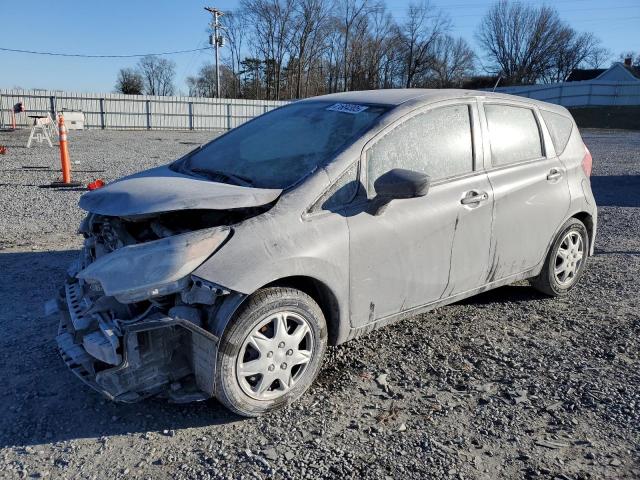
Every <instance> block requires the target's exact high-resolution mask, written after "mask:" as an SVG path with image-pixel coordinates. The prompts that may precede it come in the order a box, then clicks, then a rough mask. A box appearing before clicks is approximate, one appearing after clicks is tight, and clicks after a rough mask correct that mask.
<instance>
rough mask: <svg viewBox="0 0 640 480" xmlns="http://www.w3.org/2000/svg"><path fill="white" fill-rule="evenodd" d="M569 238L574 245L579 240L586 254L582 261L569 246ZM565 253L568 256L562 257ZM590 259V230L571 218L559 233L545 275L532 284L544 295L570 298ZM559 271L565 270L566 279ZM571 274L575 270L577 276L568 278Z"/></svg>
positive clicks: (541, 273)
mask: <svg viewBox="0 0 640 480" xmlns="http://www.w3.org/2000/svg"><path fill="white" fill-rule="evenodd" d="M568 238H572V240H571V241H574V242H576V243H577V239H579V242H580V247H578V248H580V250H581V252H582V254H581V257H580V258H578V257H579V255H578V252H577V250H575V249H573V246H572V245H571V244H569V243H567V242H569V241H568V240H567V239H568ZM574 246H575V245H574ZM561 251H563V252H564V253H562V254H561V253H560V252H561ZM563 256H568V258H567V259H563ZM588 258H589V234H588V232H587V228H586V227H585V226H584V223H582V222H581V221H580V220H578V219H576V218H571V219H569V220H568V221H567V222H566V223H565V224H564V225H563V226H562V228H561V229H560V233H558V235H557V236H556V238H555V240H554V241H553V244H552V245H551V248H550V249H549V253H548V254H547V257H546V259H545V263H544V266H543V267H542V271H541V272H540V274H539V275H538V276H537V277H535V278H534V279H533V280H531V284H532V285H533V287H534V288H536V289H537V290H539V291H541V292H542V293H546V294H547V295H550V296H553V297H558V296H561V295H566V294H567V293H569V291H570V290H571V289H573V288H574V287H575V286H576V285H577V284H578V282H579V281H580V278H581V277H582V274H583V273H584V270H585V268H586V266H587V259H588ZM558 262H560V263H558ZM571 264H573V267H571ZM556 268H557V269H559V270H563V272H564V278H563V274H562V273H561V274H557V273H556ZM570 270H573V274H567V272H568V271H570ZM563 280H564V281H563Z"/></svg>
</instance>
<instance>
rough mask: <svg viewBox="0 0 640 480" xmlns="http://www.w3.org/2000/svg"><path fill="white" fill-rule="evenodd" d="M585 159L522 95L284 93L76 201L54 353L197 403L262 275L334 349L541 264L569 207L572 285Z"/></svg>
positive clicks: (589, 212)
mask: <svg viewBox="0 0 640 480" xmlns="http://www.w3.org/2000/svg"><path fill="white" fill-rule="evenodd" d="M265 139H272V140H273V141H271V140H265ZM587 158H588V165H585V162H586V161H587V160H586V159H587ZM590 161H591V160H590V156H589V154H588V151H586V150H585V147H584V144H583V143H582V139H581V138H580V134H579V132H578V129H577V127H576V125H575V123H574V121H573V119H572V118H571V116H570V114H569V113H568V112H567V111H566V110H565V109H564V108H562V107H559V106H556V105H550V104H546V103H542V102H537V101H532V100H528V99H523V98H519V97H512V96H508V95H499V94H490V93H484V92H473V91H464V90H437V91H436V90H411V89H410V90H392V91H370V92H351V93H344V94H334V95H329V96H324V97H317V98H314V99H309V100H304V101H300V102H296V103H294V104H291V105H289V106H286V107H282V108H280V109H278V110H275V111H273V112H270V113H268V114H265V115H263V116H261V117H258V118H257V119H254V120H253V121H251V122H248V123H246V124H245V125H243V126H241V127H239V128H237V129H235V130H232V131H230V132H229V133H227V134H226V135H223V136H222V137H219V138H218V139H215V140H213V141H212V142H210V143H209V144H207V145H204V146H202V147H199V148H198V149H196V150H194V151H193V152H190V153H189V154H187V155H186V156H185V157H184V158H182V159H179V160H178V161H176V162H174V163H172V164H171V165H166V166H162V167H158V168H155V169H151V170H148V171H145V172H141V173H139V174H135V175H132V176H130V177H126V178H124V179H121V180H118V181H116V182H113V183H112V184H109V185H107V186H106V187H105V188H103V189H101V190H97V191H94V192H89V193H87V194H85V195H84V196H83V197H82V199H81V201H80V207H81V208H83V209H85V210H87V211H88V215H87V217H86V219H85V221H84V222H83V224H82V226H81V228H80V232H81V233H82V234H83V235H84V237H85V246H84V249H83V251H82V254H81V256H80V258H79V259H78V261H77V262H75V263H74V265H72V266H71V267H70V269H69V272H68V278H67V281H66V283H65V286H64V288H63V289H62V291H61V297H60V299H59V304H60V306H61V310H62V321H61V326H60V331H59V334H58V337H57V342H58V346H59V349H60V351H61V354H62V356H63V358H64V360H65V362H66V363H67V365H68V366H69V367H70V368H71V369H72V370H73V371H74V373H76V374H77V375H78V376H80V377H81V378H82V379H83V380H84V381H85V382H86V383H88V384H89V385H91V386H92V387H93V388H95V389H96V390H98V391H100V392H102V393H103V394H105V395H106V396H108V397H109V398H112V399H115V400H118V401H125V402H130V401H137V400H139V399H142V398H145V397H148V396H150V395H157V394H162V395H165V396H168V397H170V398H172V399H173V400H175V401H189V400H197V399H204V398H208V397H211V396H216V395H218V394H219V393H220V392H219V391H217V389H218V388H219V386H217V385H219V384H218V382H216V380H215V379H216V375H220V374H221V372H219V371H217V369H218V367H217V365H218V364H219V362H218V361H219V357H220V349H221V342H224V341H225V335H226V334H227V331H228V330H229V328H230V326H231V325H233V322H234V321H235V319H236V318H237V316H238V315H239V312H241V311H243V308H244V306H245V305H246V304H247V302H248V301H249V299H250V298H251V297H252V296H255V295H256V294H257V292H260V291H264V289H265V288H274V287H278V286H280V287H287V288H290V289H295V290H297V291H300V292H303V293H304V294H305V295H308V297H309V298H310V299H311V300H312V301H313V302H314V304H317V305H318V306H319V308H320V309H321V312H322V313H321V314H322V316H323V322H326V334H327V341H328V343H329V344H333V345H336V344H340V343H343V342H345V341H347V340H350V339H353V338H355V337H357V336H359V335H361V334H363V333H366V332H368V331H371V330H372V329H374V328H377V327H379V326H382V325H385V324H388V323H390V322H392V321H395V320H399V319H401V318H404V317H406V316H411V315H415V314H418V313H422V312H425V311H428V310H430V309H433V308H435V307H437V306H440V305H444V304H448V303H452V302H455V301H458V300H460V299H463V298H466V297H469V296H471V295H474V294H476V293H479V292H482V291H485V290H488V289H491V288H495V287H498V286H501V285H505V284H509V283H512V282H515V281H518V280H522V279H533V278H538V279H539V278H540V276H541V275H543V274H546V273H545V272H546V270H545V265H546V263H545V262H547V261H548V258H549V255H550V250H551V249H553V248H555V247H554V245H555V243H554V242H556V239H557V238H558V235H559V234H560V233H564V232H562V229H563V228H564V226H566V224H567V221H570V220H571V219H574V220H577V221H579V222H580V224H581V225H584V227H585V230H586V232H587V234H586V235H587V236H585V237H584V238H583V239H582V240H580V238H578V237H579V235H578V236H574V237H571V232H569V236H568V237H567V238H568V239H569V240H567V241H568V242H569V244H570V245H569V247H567V246H566V245H568V244H567V242H565V241H564V240H563V239H560V240H558V241H559V242H564V243H561V245H560V247H558V248H559V250H558V251H559V252H561V253H562V252H565V253H562V255H566V252H567V251H569V253H570V255H571V258H572V259H573V260H571V259H570V260H571V261H567V262H566V265H567V268H566V269H565V270H566V271H565V273H564V274H565V277H564V278H565V280H567V282H568V279H570V278H574V280H575V281H577V278H578V277H579V273H581V272H580V268H584V265H582V267H580V261H579V260H576V259H577V258H578V254H580V255H584V260H585V261H586V257H587V256H588V255H589V254H591V253H592V252H593V243H594V238H595V233H596V225H597V210H596V205H595V202H594V199H593V195H592V193H591V188H590V183H589V173H590V172H589V171H588V170H589V169H590ZM409 187H410V188H409ZM572 238H573V239H574V240H575V244H574V243H571V241H572V240H571V239H572ZM578 240H580V241H581V242H583V244H581V245H582V246H583V250H582V253H580V250H579V247H578V246H577V245H578ZM556 243H557V242H556ZM567 248H569V250H567ZM558 258H560V257H558ZM563 258H564V257H563ZM580 258H582V257H580ZM571 262H573V263H571ZM583 263H584V262H583ZM553 265H556V267H557V268H556V270H557V269H558V268H564V267H565V263H564V260H562V259H560V260H559V261H558V262H556V263H555V264H553V263H552V266H553ZM571 265H573V267H571ZM571 268H573V270H571ZM552 270H554V269H553V268H552ZM571 271H573V274H571ZM567 272H569V273H567ZM551 274H553V272H552V273H551ZM561 275H562V274H561ZM571 275H573V277H571ZM557 278H561V277H557ZM560 283H562V282H560ZM566 285H567V286H568V285H571V286H573V284H570V283H566ZM245 310H246V309H245ZM245 313H246V312H245ZM296 315H297V314H296ZM294 316H295V315H294ZM323 325H324V323H323ZM292 328H293V327H292ZM263 330H264V328H263V329H262V330H261V331H263ZM273 338H275V334H274V337H273ZM307 338H311V337H307ZM314 341H315V339H314ZM312 350H313V349H311V348H310V347H309V348H307V350H305V351H309V352H310V351H312ZM268 353H272V352H268ZM260 355H261V354H260ZM277 356H278V352H276V357H277ZM283 358H284V357H283ZM240 360H241V359H240ZM240 360H239V361H240ZM282 365H285V364H284V363H283V364H282ZM282 368H283V369H285V368H286V367H282ZM261 375H262V376H263V377H264V376H265V375H266V374H260V373H258V374H256V375H254V376H252V377H251V378H255V377H258V383H260V380H259V379H260V376H261ZM299 375H300V374H299V373H298V376H299ZM290 378H291V384H293V383H294V381H297V380H296V377H295V372H294V375H293V376H291V377H290ZM275 382H276V383H274V385H276V386H275V387H274V389H273V391H276V390H277V391H280V390H281V391H282V392H286V391H288V390H287V389H288V388H289V387H288V386H287V387H285V386H284V385H281V383H283V382H280V380H276V381H275ZM278 382H280V384H279V383H278ZM262 383H264V382H262ZM249 386H250V387H251V385H249ZM269 388H271V387H269ZM245 391H248V392H249V396H251V390H250V389H249V390H247V389H245ZM275 397H277V395H274V394H270V395H269V396H267V397H264V398H267V399H273V398H275ZM255 398H256V399H259V398H261V397H259V396H257V395H256V397H255ZM256 401H257V400H256ZM288 401H289V400H287V402H288Z"/></svg>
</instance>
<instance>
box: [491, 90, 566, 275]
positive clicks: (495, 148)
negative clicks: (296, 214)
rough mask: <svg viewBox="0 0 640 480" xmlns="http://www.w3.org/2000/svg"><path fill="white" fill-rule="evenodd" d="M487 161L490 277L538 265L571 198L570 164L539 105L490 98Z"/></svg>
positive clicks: (521, 270)
mask: <svg viewBox="0 0 640 480" xmlns="http://www.w3.org/2000/svg"><path fill="white" fill-rule="evenodd" d="M481 104H482V106H483V108H482V109H481V114H482V115H483V119H482V125H483V130H484V139H485V152H486V155H487V157H488V158H485V164H486V165H487V168H488V171H487V173H488V176H489V181H490V182H491V186H492V187H493V193H494V219H493V234H492V242H491V266H490V269H489V271H488V273H487V278H486V281H487V283H490V282H492V281H495V280H499V279H502V278H506V277H509V276H512V275H516V274H519V273H522V272H525V271H527V270H529V269H531V268H533V267H535V266H536V265H538V264H539V263H540V262H541V261H542V260H543V259H544V257H545V255H546V252H547V248H548V246H549V243H550V241H551V239H552V237H553V235H554V234H555V232H556V231H557V229H558V228H559V227H560V225H561V224H562V222H563V221H564V220H565V218H566V215H567V212H568V209H569V205H570V202H571V198H570V194H569V188H568V183H567V174H566V170H565V167H564V166H563V164H562V163H561V162H560V161H559V159H558V158H557V156H556V154H555V151H554V149H553V145H552V143H551V140H550V138H549V135H548V133H547V132H546V129H545V128H543V126H542V125H543V123H542V119H541V118H540V115H539V112H538V111H537V109H536V108H535V107H532V106H531V105H529V104H526V103H519V102H499V101H488V100H484V101H482V102H481Z"/></svg>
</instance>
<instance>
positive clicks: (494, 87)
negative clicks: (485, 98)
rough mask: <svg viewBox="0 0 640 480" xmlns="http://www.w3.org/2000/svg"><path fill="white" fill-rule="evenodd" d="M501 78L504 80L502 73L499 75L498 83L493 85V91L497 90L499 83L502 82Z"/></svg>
mask: <svg viewBox="0 0 640 480" xmlns="http://www.w3.org/2000/svg"><path fill="white" fill-rule="evenodd" d="M500 80H502V75H500V76H499V77H498V81H497V82H496V84H495V85H494V86H493V90H491V91H492V92H495V91H496V88H498V84H499V83H500Z"/></svg>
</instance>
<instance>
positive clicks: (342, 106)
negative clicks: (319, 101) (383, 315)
mask: <svg viewBox="0 0 640 480" xmlns="http://www.w3.org/2000/svg"><path fill="white" fill-rule="evenodd" d="M367 108H369V107H367V106H366V105H356V104H354V103H334V104H333V105H331V106H330V107H327V110H331V111H332V112H342V113H351V114H352V115H355V114H357V113H360V112H364V111H365V110H366V109H367Z"/></svg>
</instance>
